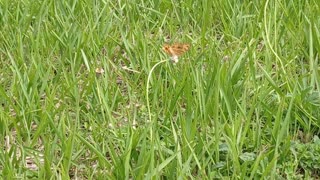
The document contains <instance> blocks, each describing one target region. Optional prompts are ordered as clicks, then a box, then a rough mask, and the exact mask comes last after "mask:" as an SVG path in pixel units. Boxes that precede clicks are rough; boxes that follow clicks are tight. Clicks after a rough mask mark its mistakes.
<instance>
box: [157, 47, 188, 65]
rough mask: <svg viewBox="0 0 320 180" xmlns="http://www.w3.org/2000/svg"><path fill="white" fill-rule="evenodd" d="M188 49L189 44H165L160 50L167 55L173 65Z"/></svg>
mask: <svg viewBox="0 0 320 180" xmlns="http://www.w3.org/2000/svg"><path fill="white" fill-rule="evenodd" d="M189 48H190V45H189V44H183V43H175V44H172V45H169V44H165V45H163V47H162V50H163V51H164V52H165V53H167V54H168V55H169V56H170V58H171V60H172V61H173V62H174V63H178V61H179V59H178V57H179V56H181V55H182V54H184V53H185V52H187V51H188V50H189Z"/></svg>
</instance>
